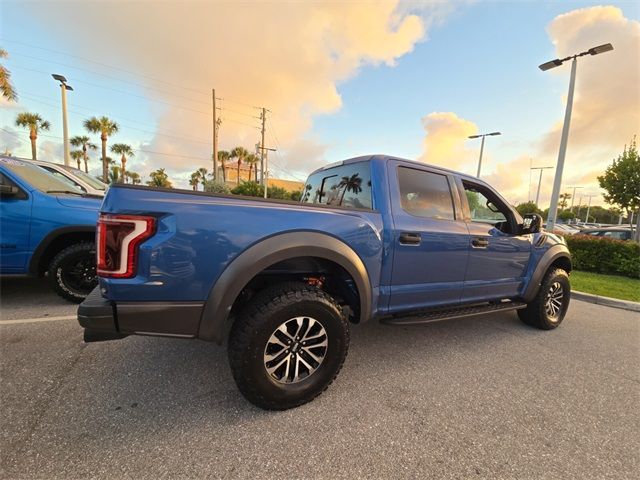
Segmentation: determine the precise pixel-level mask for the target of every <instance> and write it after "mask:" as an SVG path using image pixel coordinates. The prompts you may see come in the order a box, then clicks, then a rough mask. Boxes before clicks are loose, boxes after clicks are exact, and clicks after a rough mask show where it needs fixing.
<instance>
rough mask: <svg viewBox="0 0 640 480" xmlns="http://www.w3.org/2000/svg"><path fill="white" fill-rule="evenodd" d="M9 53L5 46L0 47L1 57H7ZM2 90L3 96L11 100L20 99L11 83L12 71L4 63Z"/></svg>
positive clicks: (0, 72) (0, 73)
mask: <svg viewBox="0 0 640 480" xmlns="http://www.w3.org/2000/svg"><path fill="white" fill-rule="evenodd" d="M8 56H9V54H8V53H7V51H6V50H5V49H4V48H0V58H7V57H8ZM0 91H1V92H2V96H3V97H4V98H6V99H7V100H9V101H10V102H15V101H16V100H18V94H17V93H16V89H15V88H14V87H13V84H12V83H11V72H9V70H7V69H6V67H5V66H4V65H0Z"/></svg>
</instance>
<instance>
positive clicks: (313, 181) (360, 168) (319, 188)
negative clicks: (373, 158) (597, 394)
mask: <svg viewBox="0 0 640 480" xmlns="http://www.w3.org/2000/svg"><path fill="white" fill-rule="evenodd" d="M301 202H302V203H312V204H321V205H331V206H336V207H351V208H367V209H372V208H373V202H372V201H371V173H370V163H369V162H357V163H349V164H347V165H341V166H338V167H334V168H328V169H327V170H321V171H319V172H316V173H314V174H313V175H311V176H310V177H309V178H308V179H307V183H306V185H305V187H304V193H303V195H302V199H301Z"/></svg>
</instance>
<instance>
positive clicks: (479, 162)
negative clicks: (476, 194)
mask: <svg viewBox="0 0 640 480" xmlns="http://www.w3.org/2000/svg"><path fill="white" fill-rule="evenodd" d="M494 135H502V134H501V133H500V132H491V133H482V134H480V135H471V136H470V137H469V138H480V137H482V143H480V159H479V160H478V173H477V174H476V177H478V178H480V169H481V168H482V152H483V151H484V137H490V136H494Z"/></svg>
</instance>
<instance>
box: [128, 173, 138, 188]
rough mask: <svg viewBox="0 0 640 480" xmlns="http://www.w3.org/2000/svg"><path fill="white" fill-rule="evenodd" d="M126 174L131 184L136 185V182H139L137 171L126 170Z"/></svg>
mask: <svg viewBox="0 0 640 480" xmlns="http://www.w3.org/2000/svg"><path fill="white" fill-rule="evenodd" d="M127 175H129V178H130V179H131V183H132V184H133V185H137V184H138V183H140V174H139V173H136V172H127Z"/></svg>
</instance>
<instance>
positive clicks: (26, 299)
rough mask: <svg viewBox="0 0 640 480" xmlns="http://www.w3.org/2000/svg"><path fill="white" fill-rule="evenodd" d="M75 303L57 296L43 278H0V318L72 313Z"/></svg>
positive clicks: (13, 318)
mask: <svg viewBox="0 0 640 480" xmlns="http://www.w3.org/2000/svg"><path fill="white" fill-rule="evenodd" d="M77 309H78V306H77V305H74V304H72V303H69V302H67V301H66V300H65V299H63V298H62V297H59V296H58V295H57V294H56V293H55V292H54V291H53V290H52V289H51V287H50V286H49V284H48V282H47V280H46V279H45V278H36V279H34V278H20V277H13V278H10V277H8V278H3V279H2V280H0V320H16V319H20V318H39V317H59V316H69V315H74V314H75V313H76V310H77Z"/></svg>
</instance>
